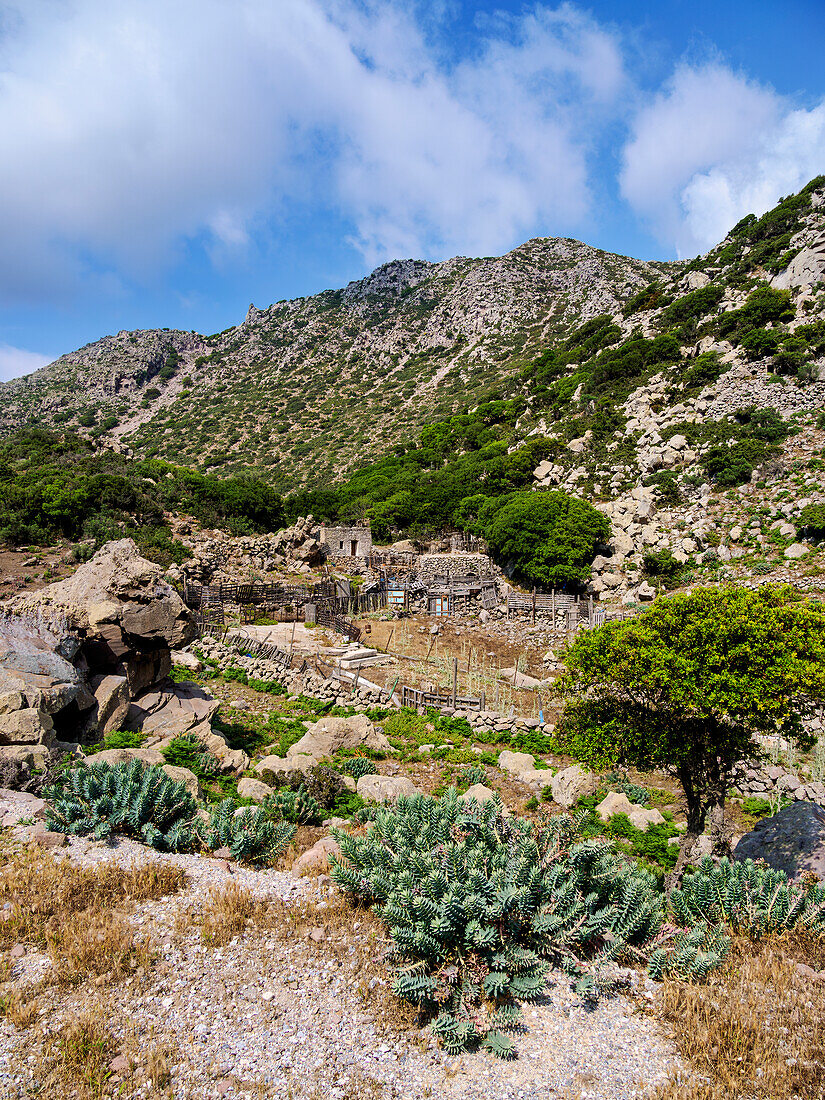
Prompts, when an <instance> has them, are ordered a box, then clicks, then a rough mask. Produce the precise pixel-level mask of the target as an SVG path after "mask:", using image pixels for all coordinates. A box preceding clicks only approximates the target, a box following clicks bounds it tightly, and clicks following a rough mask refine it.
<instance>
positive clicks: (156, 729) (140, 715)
mask: <svg viewBox="0 0 825 1100" xmlns="http://www.w3.org/2000/svg"><path fill="white" fill-rule="evenodd" d="M217 709H218V702H217V700H216V699H213V698H212V696H211V695H210V694H209V692H208V691H205V690H204V688H202V687H201V686H200V684H194V683H190V682H189V681H188V680H184V681H183V683H180V684H173V683H172V682H171V681H168V682H167V683H166V684H165V685H163V686H160V687H157V688H155V689H153V690H151V691H145V692H143V694H142V695H140V697H139V698H137V699H136V700H135V701H134V702H133V703H132V705H131V706H130V707H129V714H128V718H127V727H128V729H132V730H140V731H141V732H142V733H145V734H147V735H149V736H151V737H157V738H162V739H165V740H168V739H170V738H172V737H179V736H180V735H181V734H183V733H189V732H193V733H198V735H200V734H201V733H206V734H208V733H209V732H211V728H210V726H209V722H210V719H211V718H212V717H213V715H214V714H215V711H216V710H217Z"/></svg>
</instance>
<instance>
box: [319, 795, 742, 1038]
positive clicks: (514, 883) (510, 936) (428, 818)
mask: <svg viewBox="0 0 825 1100" xmlns="http://www.w3.org/2000/svg"><path fill="white" fill-rule="evenodd" d="M333 832H334V835H335V838H336V840H337V841H338V843H339V845H340V847H341V856H340V858H335V857H332V861H331V862H332V864H333V866H332V877H333V879H334V880H335V882H336V883H337V884H338V885H339V886H340V887H341V889H342V890H344V891H345V892H346V893H348V894H351V895H353V896H355V897H358V898H361V899H362V900H363V901H365V902H367V903H369V904H372V905H375V906H376V909H377V912H378V913H379V914H380V916H381V917H382V918H383V920H384V921H385V922H386V923H387V925H388V928H389V932H390V936H391V937H392V940H393V943H394V953H393V957H394V958H395V960H396V961H397V962H399V963H400V964H401V965H400V968H399V971H398V973H397V976H396V979H395V982H394V984H393V989H394V991H395V992H396V993H397V994H398V995H399V996H401V997H403V998H404V999H406V1000H408V1001H411V1002H412V1003H414V1004H417V1005H420V1006H422V1008H423V1009H424V1010H425V1011H426V1012H427V1013H428V1015H430V1016H431V1017H434V1019H433V1021H432V1023H431V1025H430V1026H431V1028H432V1030H433V1032H434V1033H435V1034H436V1035H437V1036H438V1037H439V1038H440V1039H441V1040H442V1042H443V1043H444V1046H445V1048H446V1049H447V1051H448V1052H450V1053H457V1052H459V1051H461V1050H465V1049H468V1048H473V1047H476V1046H479V1045H481V1046H484V1047H486V1048H487V1049H489V1050H491V1051H492V1052H493V1053H495V1054H497V1055H499V1056H501V1057H510V1056H512V1055H513V1054H514V1053H515V1048H514V1045H513V1042H512V1040H511V1039H510V1038H509V1037H508V1036H507V1035H506V1034H505V1032H506V1031H509V1030H512V1029H513V1028H514V1027H515V1026H517V1024H518V1021H519V1015H520V1010H519V1007H518V1001H520V1000H530V999H533V998H535V997H537V996H539V995H540V994H541V993H542V991H543V989H544V984H545V979H546V975H547V970H548V965H549V964H550V963H553V964H556V965H561V966H563V967H564V968H565V969H567V970H568V971H569V972H571V973H574V974H576V975H578V978H579V981H578V984H577V989H578V990H579V992H580V993H581V994H583V995H586V996H587V995H595V994H596V993H597V991H598V988H599V986H600V984H601V982H602V980H603V979H602V975H601V972H600V966H601V965H602V964H603V963H605V962H608V961H610V960H614V959H623V958H625V957H632V958H634V959H638V958H639V956H640V955H642V956H644V954H645V953H646V952H649V947H648V945H652V941H653V939H654V937H655V936H656V935H657V934H658V933H659V932H660V930H661V928H662V920H663V908H662V898H661V895H659V894H658V893H657V891H656V889H655V885H654V881H653V879H652V877H651V876H650V875H649V874H647V873H646V872H644V871H642V870H640V869H638V868H636V867H633V866H631V865H630V864H628V863H627V862H625V861H624V860H623V859H621V858H620V857H618V856H617V855H616V854H615V852H614V851H613V850H612V849H611V848H610V846H609V845H607V844H605V843H604V841H600V840H582V839H581V837H580V833H579V830H578V826H577V823H576V822H574V821H573V820H572V819H570V818H569V817H566V816H564V815H559V816H556V817H553V818H549V819H547V820H545V821H543V822H542V823H541V824H540V825H537V826H533V825H531V824H530V823H529V822H526V821H520V820H517V819H507V818H505V817H504V814H503V810H502V805H501V802H500V801H499V800H498V799H493V800H491V801H490V802H488V803H486V804H484V805H483V806H480V805H478V804H477V803H475V802H472V803H470V804H469V805H468V806H467V807H462V805H461V804H460V803H459V802H458V801H457V798H456V792H455V790H451V791H449V792H448V794H447V795H446V796H445V797H444V798H442V799H440V800H439V799H434V798H428V797H426V796H422V795H417V796H415V797H413V798H409V799H406V798H401V799H399V801H398V803H397V805H396V806H395V807H394V808H379V809H378V810H377V811H376V813H375V823H374V827H373V829H372V830H371V831H370V833H369V834H368V835H367V836H363V837H358V836H349V835H347V834H346V833H344V832H341V831H340V830H337V829H336V830H333ZM726 949H727V941H726V940H725V939H724V938H723V937H720V936H718V935H716V934H708V932H707V930H706V928H705V927H704V925H702V926H701V927H698V928H694V929H693V930H692V931H691V932H690V933H686V934H683V935H682V936H681V937H679V936H677V937H676V940H675V942H674V943H673V944H672V945H671V946H670V947H668V946H666V945H665V944H664V943H662V944H661V945H660V946H658V947H655V948H654V949H653V951H652V953H651V954H650V959H651V965H652V966H653V967H654V969H655V971H656V973H657V974H661V973H664V972H667V971H668V970H671V969H673V968H677V969H678V970H679V971H680V972H682V973H685V974H688V973H691V974H695V975H697V976H698V975H702V974H704V973H707V971H708V970H710V969H712V968H713V967H714V966H716V965H717V964H718V963H719V961H720V960H721V958H722V957H723V956H724V953H725V951H726Z"/></svg>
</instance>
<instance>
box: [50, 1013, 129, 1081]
mask: <svg viewBox="0 0 825 1100" xmlns="http://www.w3.org/2000/svg"><path fill="white" fill-rule="evenodd" d="M37 1053H38V1056H39V1057H38V1061H37V1064H36V1065H34V1066H33V1067H32V1068H33V1073H34V1078H35V1081H36V1082H37V1084H38V1086H39V1088H38V1092H37V1095H38V1097H40V1098H41V1100H66V1098H67V1097H70V1096H72V1097H76V1098H77V1100H99V1097H102V1096H103V1095H104V1093H105V1091H106V1083H107V1081H108V1080H109V1078H110V1077H111V1072H110V1070H109V1063H110V1062H111V1061H112V1059H113V1058H114V1056H115V1054H116V1053H117V1044H116V1042H115V1039H114V1037H113V1035H112V1033H111V1031H110V1030H109V1027H108V1025H107V1023H106V1020H105V1018H104V1016H103V1013H102V1012H101V1010H100V1009H99V1008H90V1007H86V1008H82V1009H80V1010H79V1011H78V1012H77V1013H75V1014H73V1015H71V1016H69V1017H68V1018H67V1019H66V1020H64V1021H62V1022H61V1023H60V1024H59V1025H58V1026H57V1027H55V1028H54V1029H53V1030H52V1031H50V1032H49V1033H48V1034H46V1035H45V1036H44V1037H43V1042H42V1043H41V1044H39V1047H38V1051H37Z"/></svg>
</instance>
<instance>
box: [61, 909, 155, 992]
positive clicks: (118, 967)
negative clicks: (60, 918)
mask: <svg viewBox="0 0 825 1100" xmlns="http://www.w3.org/2000/svg"><path fill="white" fill-rule="evenodd" d="M46 950H47V952H48V956H49V958H50V960H51V963H52V970H53V973H54V976H55V978H56V980H57V981H58V982H60V983H61V984H62V985H77V984H78V983H79V982H84V981H92V980H96V981H97V984H102V982H104V981H117V980H119V979H120V978H123V977H125V976H126V975H127V974H130V973H132V972H133V971H135V970H137V969H138V967H144V968H145V967H148V966H149V962H150V957H149V950H148V946H147V944H146V942H145V941H144V940H141V939H138V938H137V937H136V936H135V934H134V932H133V930H132V927H131V925H130V924H129V922H128V921H127V920H126V918H125V917H124V916H123V915H122V914H121V913H118V912H105V911H103V910H97V911H94V912H89V911H86V912H81V913H73V914H72V915H71V916H69V917H68V918H67V919H66V920H65V921H64V922H63V923H61V924H57V925H54V926H53V927H52V928H50V930H49V932H48V933H47V937H46Z"/></svg>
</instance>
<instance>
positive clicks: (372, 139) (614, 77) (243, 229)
mask: <svg viewBox="0 0 825 1100" xmlns="http://www.w3.org/2000/svg"><path fill="white" fill-rule="evenodd" d="M16 4H17V6H16V8H15V9H14V10H15V19H13V20H12V19H11V18H9V13H10V12H11V10H12V6H13V5H12V4H7V5H6V13H7V20H6V23H5V24H4V25H3V28H2V30H0V34H2V33H3V32H4V33H5V37H1V38H0V194H2V202H0V298H5V299H6V300H12V299H14V298H43V297H44V296H46V295H48V294H51V295H52V296H57V295H59V294H62V293H66V292H74V291H76V290H77V288H78V286H79V285H80V284H81V282H82V283H83V285H84V286H85V287H88V288H90V289H91V290H92V291H94V290H95V288H96V286H97V285H98V283H97V282H96V281H97V280H100V279H108V280H111V279H112V278H117V277H118V276H121V275H125V276H126V277H127V278H133V277H135V276H138V277H140V276H141V275H146V274H149V273H152V272H154V271H156V270H157V269H158V267H159V266H161V265H162V264H164V263H166V262H169V261H170V260H171V259H172V258H174V256H175V250H176V248H178V247H179V246H180V244H181V242H183V241H185V240H186V239H187V238H193V237H196V236H198V235H200V234H204V233H206V234H209V235H211V239H212V247H211V248H210V252H211V253H212V254H213V255H216V256H217V255H218V254H221V255H222V254H224V253H225V252H227V251H228V250H237V249H239V248H243V247H244V246H245V245H246V243H247V241H248V239H249V237H250V234H251V227H252V226H254V225H257V224H259V223H260V221H261V219H265V218H267V217H269V218H271V217H276V218H277V216H279V214H280V212H281V211H282V210H283V209H284V204H285V203H286V202H289V201H292V202H294V201H296V200H298V201H301V202H305V201H308V202H310V203H316V204H322V205H325V206H327V207H332V208H334V209H340V211H341V213H342V214H343V215H344V217H345V218H346V219H347V220H349V221H350V222H351V223H352V224H353V226H354V239H355V240H356V242H357V243H358V246H359V247H360V248H361V249H362V251H363V253H364V255H365V256H366V257H367V258H368V259H369V260H371V261H377V260H381V259H385V258H388V257H390V256H394V255H398V254H401V255H404V254H407V255H410V254H413V255H439V256H440V255H442V254H444V253H445V252H451V251H470V252H492V251H498V250H500V249H503V248H506V247H509V246H511V245H513V244H515V243H517V242H518V241H519V240H520V239H522V238H523V236H525V235H528V234H530V233H532V232H537V231H541V230H542V229H544V230H545V231H550V230H552V229H553V228H554V227H555V228H558V227H560V226H563V225H567V224H569V223H571V222H574V221H575V220H576V219H578V218H581V217H582V216H583V215H584V214H585V213H586V212H587V209H588V202H589V196H588V178H587V177H588V172H587V153H588V150H589V148H590V145H591V140H592V139H591V137H590V136H588V123H589V121H590V120H592V121H593V122H594V125H595V121H596V120H597V119H598V117H599V116H600V113H601V114H603V113H604V112H605V111H607V110H609V108H610V104H611V103H612V101H613V100H614V99H615V97H616V96H617V95H619V94H620V92H621V89H622V87H623V85H624V81H625V77H624V73H623V68H622V59H621V54H620V51H619V48H618V45H617V42H616V41H615V39H614V37H613V36H612V35H611V34H610V33H608V32H606V31H605V30H603V29H600V28H599V27H598V26H597V25H596V24H595V23H594V22H593V21H592V20H591V19H590V18H589V17H587V16H585V15H583V14H582V13H580V12H578V11H577V10H576V9H574V8H572V7H569V6H566V5H565V6H562V7H561V8H559V9H557V10H555V11H551V10H549V9H545V8H541V7H538V8H536V9H535V10H534V11H531V12H529V13H528V14H526V15H525V16H523V17H522V18H520V19H509V20H506V19H505V20H501V21H499V22H498V23H495V24H493V25H492V29H490V30H488V31H487V32H486V34H485V35H484V36H482V37H481V39H480V40H479V41H478V42H477V50H476V52H475V54H474V56H473V57H472V58H471V59H468V60H465V61H464V62H463V63H461V64H459V65H457V66H455V65H451V64H450V63H449V62H448V61H447V60H445V57H444V55H443V53H442V50H441V48H440V47H439V44H438V42H437V40H436V38H434V36H433V25H434V21H435V22H437V18H438V17H437V13H436V14H433V12H430V14H429V16H427V17H425V16H424V15H422V14H419V15H416V14H415V12H416V11H419V13H420V9H417V8H415V7H413V8H409V7H407V6H405V5H404V4H402V3H401V0H384V2H379V3H370V2H369V0H367V2H366V4H365V3H364V2H359V0H277V2H276V3H273V2H272V0H235V2H234V3H231V4H227V3H226V2H225V0H175V3H172V4H170V3H168V0H142V2H141V3H140V4H135V3H134V2H133V0H25V3H23V2H22V0H16ZM425 8H426V5H425ZM410 12H412V13H413V14H409V13H410Z"/></svg>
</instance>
